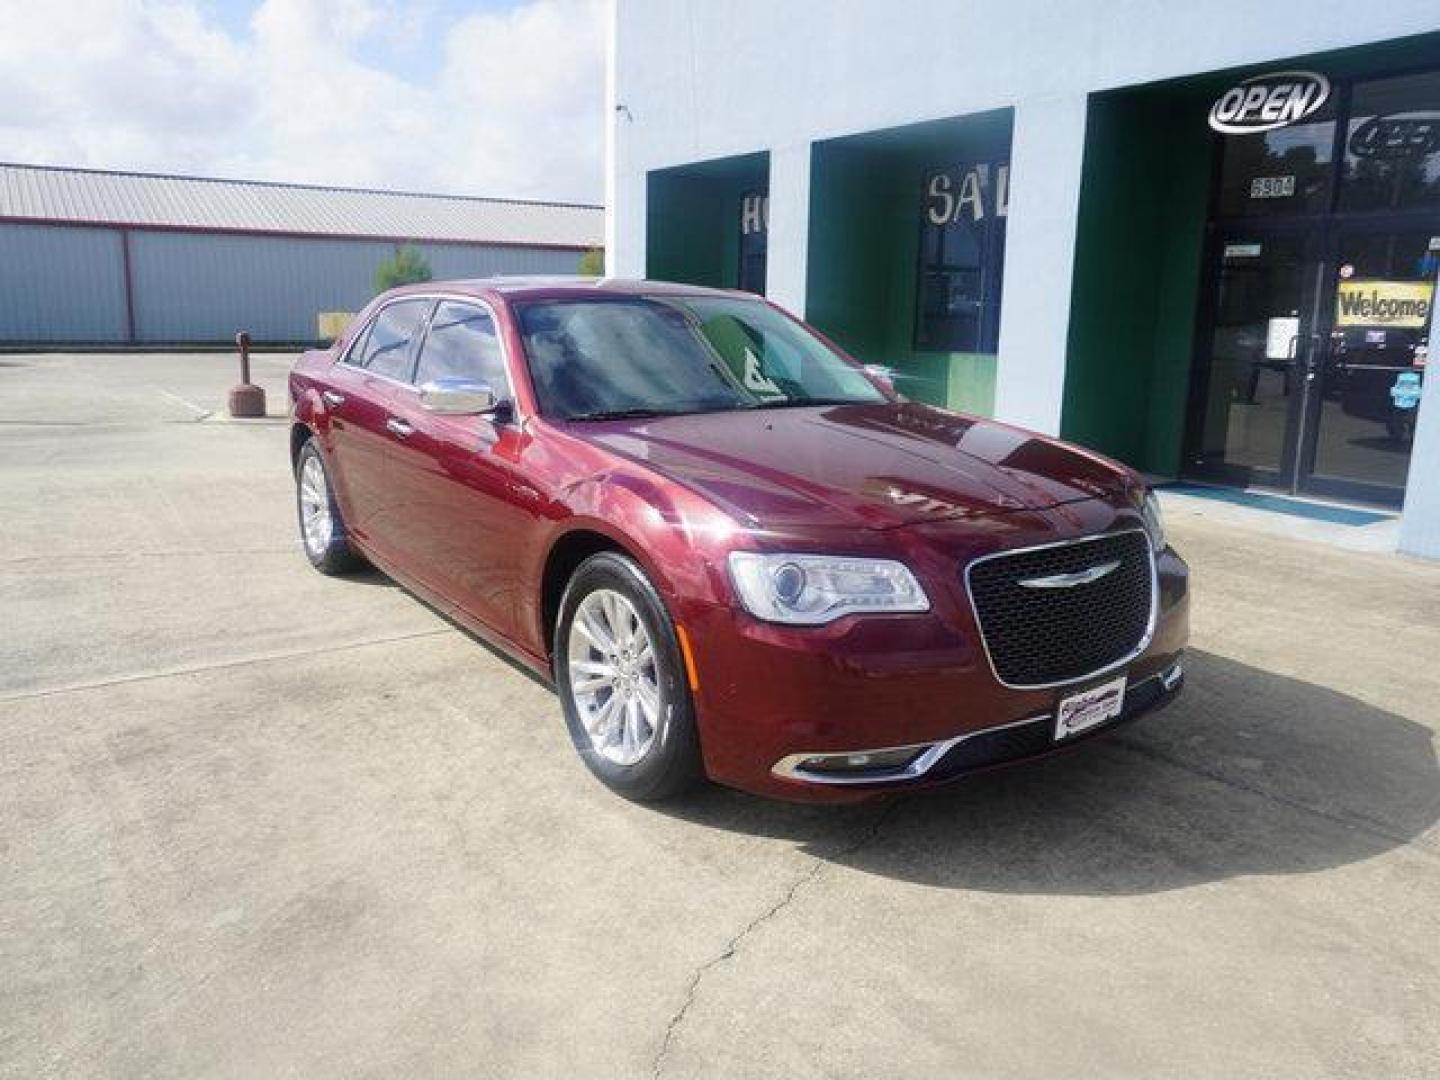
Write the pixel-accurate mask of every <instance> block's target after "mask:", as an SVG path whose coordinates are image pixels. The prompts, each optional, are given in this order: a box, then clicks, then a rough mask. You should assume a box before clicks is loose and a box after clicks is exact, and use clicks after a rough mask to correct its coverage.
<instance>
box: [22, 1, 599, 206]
mask: <svg viewBox="0 0 1440 1080" xmlns="http://www.w3.org/2000/svg"><path fill="white" fill-rule="evenodd" d="M605 18H606V15H605V0H409V2H407V0H263V2H256V0H45V2H41V3H36V2H35V0H0V160H4V161H11V162H24V163H31V164H45V165H70V166H82V167H90V168H100V169H129V170H136V171H141V172H165V173H181V174H187V175H195V176H221V177H238V178H244V179H257V180H286V181H296V182H301V183H318V184H338V185H342V186H357V187H379V188H388V189H392V190H400V191H434V192H445V193H453V194H465V195H489V196H496V197H509V198H533V199H555V200H562V201H571V202H600V201H601V198H602V195H603V189H604V184H603V170H604V163H603V154H604V126H603V125H604V122H605V118H604V84H605V68H604V64H605V57H604V36H605V35H604V27H605Z"/></svg>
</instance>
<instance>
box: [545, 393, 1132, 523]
mask: <svg viewBox="0 0 1440 1080" xmlns="http://www.w3.org/2000/svg"><path fill="white" fill-rule="evenodd" d="M573 430H575V431H576V432H577V433H581V434H582V435H583V436H584V437H585V438H587V439H588V440H589V441H592V442H595V443H598V444H599V445H602V446H604V447H605V448H606V449H608V450H610V451H612V452H614V453H618V454H621V455H623V456H625V457H627V458H630V459H632V460H634V461H637V462H640V463H643V464H644V465H645V466H646V467H648V468H650V469H652V470H654V471H655V472H658V473H660V474H662V475H664V476H666V477H668V478H669V479H671V480H674V481H675V482H677V483H680V484H684V485H685V486H687V487H689V488H690V489H692V490H694V491H697V492H699V493H701V494H702V495H704V496H705V497H706V498H708V499H709V500H710V501H712V502H713V503H715V504H716V505H718V506H719V507H721V508H722V509H724V510H726V511H727V512H728V513H730V514H731V515H733V516H734V517H735V518H737V519H738V520H740V521H742V522H744V523H745V524H747V525H749V526H752V527H761V528H768V529H782V528H788V527H796V526H838V527H843V526H851V527H856V526H858V527H865V528H893V527H896V526H900V525H907V524H912V523H915V522H920V521H934V520H938V519H945V518H956V517H970V516H983V515H990V514H996V513H1008V512H1013V511H1017V510H1027V509H1028V510H1040V509H1045V508H1047V507H1052V506H1058V505H1060V504H1062V503H1067V502H1075V501H1078V500H1081V499H1093V498H1108V499H1120V498H1123V497H1124V496H1125V494H1126V489H1127V487H1128V486H1129V484H1130V482H1131V480H1130V474H1129V472H1128V471H1127V470H1126V469H1124V468H1123V467H1122V466H1119V465H1116V464H1115V463H1113V462H1110V461H1107V460H1106V459H1104V458H1102V457H1100V456H1099V455H1096V454H1091V453H1088V452H1087V451H1084V450H1081V449H1079V448H1076V447H1072V446H1068V445H1066V444H1064V443H1060V442H1057V441H1055V440H1054V439H1048V438H1045V437H1044V436H1040V435H1036V434H1034V433H1033V432H1028V431H1023V430H1020V429H1018V428H1014V427H1010V426H1009V425H1006V424H997V423H993V422H990V421H986V420H979V419H976V418H974V417H967V416H958V415H956V414H954V413H949V412H945V411H943V410H940V409H935V408H931V407H929V406H927V405H919V404H914V403H891V402H883V403H876V404H873V405H871V404H864V405H841V406H821V407H807V408H791V409H757V410H753V411H752V410H745V411H737V412H721V413H701V414H696V415H691V416H673V417H658V418H647V419H644V420H626V421H610V422H605V423H586V424H576V425H575V426H574V428H573Z"/></svg>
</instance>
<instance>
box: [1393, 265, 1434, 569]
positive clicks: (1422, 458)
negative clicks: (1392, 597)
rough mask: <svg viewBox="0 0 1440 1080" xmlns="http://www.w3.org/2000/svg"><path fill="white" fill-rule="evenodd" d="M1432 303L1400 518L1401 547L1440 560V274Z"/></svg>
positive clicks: (1411, 552)
mask: <svg viewBox="0 0 1440 1080" xmlns="http://www.w3.org/2000/svg"><path fill="white" fill-rule="evenodd" d="M1433 295H1434V299H1432V300H1431V302H1430V366H1429V369H1428V371H1427V374H1426V376H1425V387H1424V390H1423V391H1422V392H1421V394H1420V405H1419V409H1420V415H1419V416H1418V417H1417V418H1416V421H1415V445H1414V446H1413V447H1411V450H1410V476H1409V479H1408V480H1407V481H1406V484H1405V511H1404V516H1403V517H1402V519H1401V521H1400V550H1401V551H1405V552H1409V553H1410V554H1411V555H1423V556H1425V557H1426V558H1430V559H1440V304H1437V303H1436V302H1435V301H1437V300H1440V277H1437V280H1436V284H1435V293H1434V294H1433Z"/></svg>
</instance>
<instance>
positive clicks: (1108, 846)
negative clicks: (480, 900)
mask: <svg viewBox="0 0 1440 1080" xmlns="http://www.w3.org/2000/svg"><path fill="white" fill-rule="evenodd" d="M665 811H666V812H667V813H671V814H674V815H675V816H678V817H682V818H684V819H686V820H689V821H692V822H694V823H696V824H699V825H705V826H708V827H712V828H722V829H729V830H734V831H738V832H745V833H750V834H754V835H763V836H773V837H777V838H784V839H790V840H793V841H795V842H797V843H799V844H801V845H802V847H803V848H804V849H805V850H806V851H808V852H809V853H811V854H813V855H815V856H817V857H818V858H822V859H826V860H829V861H833V862H837V863H840V864H842V865H846V866H850V867H852V868H854V869H856V870H862V871H865V872H867V873H872V874H879V875H882V876H885V877H890V878H896V879H901V880H906V881H913V882H917V883H921V884H925V885H931V886H938V887H945V888H958V889H979V890H985V891H993V892H1013V893H1050V894H1076V895H1110V894H1115V895H1119V894H1132V893H1144V892H1159V891H1164V890H1168V889H1177V888H1182V887H1185V886H1188V885H1195V884H1198V883H1202V882H1209V881H1218V880H1223V879H1226V878H1232V877H1238V876H1242V875H1248V874H1299V873H1310V872H1313V871H1317V870H1324V869H1326V868H1329V867H1334V866H1341V865H1344V864H1346V863H1352V862H1357V861H1360V860H1362V859H1368V858H1371V857H1373V856H1375V855H1378V854H1380V853H1382V852H1385V851H1387V850H1390V849H1392V848H1395V847H1398V846H1400V845H1402V844H1405V843H1407V842H1408V841H1411V840H1413V839H1415V838H1416V837H1418V836H1420V835H1421V834H1422V833H1424V832H1425V831H1426V830H1427V829H1429V828H1430V827H1431V826H1432V825H1434V824H1435V822H1436V821H1437V819H1440V770H1437V766H1436V759H1435V752H1434V749H1433V745H1432V732H1431V731H1430V730H1429V729H1428V728H1426V727H1424V726H1422V725H1420V724H1417V723H1415V722H1413V721H1411V720H1408V719H1406V718H1405V717H1403V716H1398V715H1396V714H1394V713H1389V712H1386V711H1384V710H1382V709H1378V708H1375V707H1373V706H1371V705H1367V704H1365V703H1364V702H1362V701H1359V700H1357V699H1356V698H1353V697H1350V696H1348V695H1346V694H1342V693H1338V692H1336V691H1334V690H1330V689H1327V688H1325V687H1322V686H1316V685H1312V684H1310V683H1305V682H1300V681H1297V680H1295V679H1291V678H1287V677H1284V676H1280V675H1276V674H1272V673H1270V672H1267V671H1261V670H1259V669H1257V668H1253V667H1249V666H1247V665H1245V664H1241V663H1237V662H1236V661H1233V660H1229V659H1225V658H1222V657H1219V656H1215V655H1212V654H1208V653H1204V652H1197V651H1192V652H1191V653H1189V654H1188V660H1187V686H1186V690H1185V692H1184V693H1183V694H1182V695H1181V697H1180V698H1179V700H1177V701H1176V702H1175V703H1174V704H1173V705H1172V706H1170V707H1169V708H1168V709H1165V710H1163V711H1161V712H1158V713H1155V714H1153V715H1151V716H1147V717H1143V718H1141V719H1140V720H1139V721H1137V722H1136V723H1135V724H1133V725H1131V726H1129V727H1127V728H1124V729H1122V730H1120V731H1117V732H1115V733H1114V734H1113V735H1112V736H1109V737H1108V738H1102V739H1096V740H1094V741H1092V742H1090V743H1088V744H1083V745H1081V746H1077V747H1076V748H1075V750H1074V751H1072V752H1070V753H1067V754H1063V755H1057V756H1056V757H1053V758H1050V759H1047V760H1043V761H1038V762H1034V763H1031V764H1029V765H1021V766H1017V767H1014V768H1010V769H1006V770H1000V771H997V772H993V773H989V774H984V775H979V776H975V777H972V778H970V779H968V780H962V781H960V782H958V783H956V784H954V785H952V786H950V787H946V788H941V789H937V790H933V791H929V792H917V793H914V794H912V795H906V796H900V797H898V798H896V799H895V800H893V801H891V802H889V803H882V804H878V805H877V804H868V805H863V806H858V807H846V808H838V809H837V808H827V807H808V806H796V805H790V804H784V803H777V802H770V801H766V800H762V799H756V798H751V797H749V796H745V795H741V794H738V793H736V792H731V791H727V790H724V789H721V788H714V787H712V788H710V789H708V790H705V791H702V792H700V793H698V794H697V795H696V796H695V797H694V798H693V799H691V800H690V801H689V802H687V803H685V804H684V805H681V806H676V807H667V808H665ZM857 838H859V839H857Z"/></svg>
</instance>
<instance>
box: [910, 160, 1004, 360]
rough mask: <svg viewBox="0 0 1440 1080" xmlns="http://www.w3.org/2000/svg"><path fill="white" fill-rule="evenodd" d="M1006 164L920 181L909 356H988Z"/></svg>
mask: <svg viewBox="0 0 1440 1080" xmlns="http://www.w3.org/2000/svg"><path fill="white" fill-rule="evenodd" d="M1009 180H1010V166H1009V163H1008V162H1003V161H1001V162H978V163H969V164H963V165H955V166H952V167H950V168H947V169H940V170H936V171H933V172H931V173H929V174H928V175H927V176H926V178H925V189H924V198H923V202H922V211H921V223H920V273H919V278H920V288H919V290H918V291H919V312H918V315H917V318H916V322H915V348H916V349H918V350H922V351H943V352H967V353H993V352H995V351H996V348H997V343H998V339H999V333H1000V286H1001V278H1002V275H1003V271H1004V265H1005V219H1006V215H1007V213H1008V210H1009V205H1008V204H1009Z"/></svg>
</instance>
